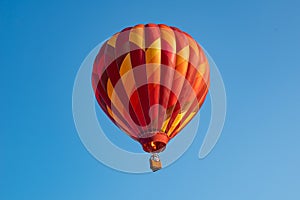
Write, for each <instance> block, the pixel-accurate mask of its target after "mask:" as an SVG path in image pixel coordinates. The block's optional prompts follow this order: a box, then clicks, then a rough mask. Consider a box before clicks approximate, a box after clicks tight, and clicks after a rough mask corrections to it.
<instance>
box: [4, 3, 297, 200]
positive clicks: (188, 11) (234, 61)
mask: <svg viewBox="0 0 300 200" xmlns="http://www.w3.org/2000/svg"><path fill="white" fill-rule="evenodd" d="M299 7H300V2H299V1H297V0H276V1H271V0H270V1H266V0H253V1H238V0H235V1H233V0H230V1H216V0H212V1H188V0H184V1H176V0H173V1H163V2H160V1H131V2H130V3H126V1H63V2H62V1H29V0H27V1H10V0H1V1H0V47H1V48H0V64H1V67H0V72H1V73H0V74H1V79H0V85H1V92H2V96H1V100H0V101H1V103H0V107H1V112H0V113H1V126H0V128H1V129H0V133H1V139H0V199H1V200H22V199H24V200H27V199H28V200H35V199H36V200H40V199H43V200H50V199H51V200H52V199H72V200H83V199H85V200H86V199H89V200H93V199H101V200H102V199H154V198H159V199H183V198H184V199H205V200H211V199H218V200H220V199H230V200H232V199H234V200H235V199H236V200H240V199H243V200H248V199H249V200H253V199H255V200H266V199H273V200H277V199H278V200H282V199H300V190H299V188H300V121H299V120H300V116H299V112H300V93H299V85H300V81H299V75H300V69H299V64H300V62H299V58H300V38H299V36H300V12H299ZM148 22H154V23H166V24H169V25H173V26H177V27H179V28H181V29H183V30H185V31H186V32H188V33H190V34H191V35H192V36H193V37H194V38H195V39H196V40H197V41H199V42H200V43H201V44H202V45H203V46H204V47H205V48H206V50H207V51H208V52H209V53H210V55H211V56H212V57H213V58H214V60H215V62H216V63H217V65H218V67H219V69H220V71H221V73H222V76H223V79H224V82H225V87H226V91H227V98H228V99H227V100H228V112H227V119H226V124H225V127H224V130H223V134H222V136H221V138H220V140H219V142H218V144H217V146H216V147H215V149H214V150H213V151H212V153H211V154H210V155H209V156H208V157H207V158H205V159H204V160H199V159H198V150H199V147H200V145H201V143H202V139H203V134H204V132H205V131H204V130H201V131H200V132H199V134H198V136H197V138H196V140H195V141H194V143H193V144H192V146H191V148H190V149H189V150H188V151H187V152H186V153H185V154H184V155H183V157H181V158H180V159H179V160H178V161H177V162H176V163H175V164H173V165H171V166H170V167H168V168H166V169H164V170H162V171H159V172H157V173H154V174H146V175H132V174H126V173H120V172H117V171H115V170H112V169H110V168H108V167H106V166H104V165H102V164H101V163H99V162H98V161H97V160H95V159H94V158H93V157H92V156H91V155H90V154H89V153H88V152H87V151H86V149H85V148H84V146H83V145H82V143H81V142H80V139H79V137H78V135H77V132H76V130H75V126H74V123H73V117H72V87H73V82H74V79H75V75H76V72H77V70H78V69H79V66H80V64H81V62H82V61H83V59H84V58H85V56H86V55H87V54H88V53H89V52H90V51H91V49H92V48H93V47H95V46H96V45H97V44H98V43H99V42H101V41H102V40H104V39H106V38H108V37H109V36H110V35H111V34H113V33H115V32H117V31H119V30H121V29H122V28H124V27H126V26H130V25H135V24H138V23H148ZM208 107H209V101H208V102H206V103H205V105H204V109H203V111H202V112H203V115H202V116H201V117H202V119H203V121H204V124H205V122H207V120H208V119H209V112H208V111H207V110H208V109H207V108H208ZM202 127H204V126H202ZM200 128H201V127H200ZM204 128H205V127H204ZM204 128H203V129H204ZM122 140H123V139H122ZM131 145H138V144H135V143H131ZM129 148H131V147H129ZM133 148H135V147H133Z"/></svg>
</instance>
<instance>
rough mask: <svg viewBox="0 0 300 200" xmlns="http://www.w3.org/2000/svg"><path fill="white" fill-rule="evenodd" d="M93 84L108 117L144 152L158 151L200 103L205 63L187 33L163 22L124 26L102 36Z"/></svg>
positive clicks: (153, 163) (154, 158)
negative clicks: (111, 34) (114, 32)
mask: <svg viewBox="0 0 300 200" xmlns="http://www.w3.org/2000/svg"><path fill="white" fill-rule="evenodd" d="M92 86H93V90H94V93H95V97H96V99H97V102H98V104H99V105H100V107H101V108H102V110H103V111H104V112H105V114H106V115H107V116H108V117H109V118H110V120H111V121H112V122H113V123H114V124H115V125H116V126H118V127H119V128H120V129H121V130H122V131H124V132H125V133H126V134H127V135H128V136H130V137H131V138H132V139H134V140H136V141H138V142H139V143H140V144H141V145H142V148H143V150H144V151H145V152H149V153H151V154H152V155H151V157H150V167H151V169H152V170H153V171H156V170H158V169H160V168H161V167H162V164H161V161H160V159H159V156H158V153H160V152H162V151H163V150H164V149H165V148H166V145H167V144H168V142H169V141H170V140H171V139H172V138H174V137H175V136H176V135H177V134H178V133H179V132H180V131H181V130H182V129H183V128H184V127H185V126H186V125H187V123H188V122H189V121H190V120H191V119H192V118H193V117H194V116H195V115H196V114H197V112H198V111H199V109H200V108H201V106H202V104H203V102H204V100H205V97H206V95H207V93H208V89H209V64H208V60H207V58H206V56H205V53H204V51H203V50H202V48H201V46H200V45H199V44H198V43H197V42H196V41H195V40H194V39H193V38H192V37H191V36H190V35H189V34H187V33H185V32H183V31H181V30H180V29H178V28H175V27H171V26H167V25H164V24H146V25H142V24H139V25H136V26H134V27H128V28H125V29H123V30H122V31H121V32H118V33H116V34H114V35H113V36H112V37H111V38H109V39H108V40H107V41H105V42H104V44H103V45H102V47H101V48H100V50H99V52H98V54H97V56H96V58H95V61H94V65H93V73H92Z"/></svg>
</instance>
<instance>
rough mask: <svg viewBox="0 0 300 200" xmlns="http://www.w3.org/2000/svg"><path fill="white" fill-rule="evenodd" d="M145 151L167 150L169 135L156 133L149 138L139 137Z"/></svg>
mask: <svg viewBox="0 0 300 200" xmlns="http://www.w3.org/2000/svg"><path fill="white" fill-rule="evenodd" d="M139 142H140V143H141V145H142V147H143V149H144V151H146V152H149V153H159V152H162V151H164V150H165V148H166V145H167V143H168V142H169V137H168V136H167V134H166V133H160V132H158V133H156V134H155V135H153V136H151V137H148V138H139Z"/></svg>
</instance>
